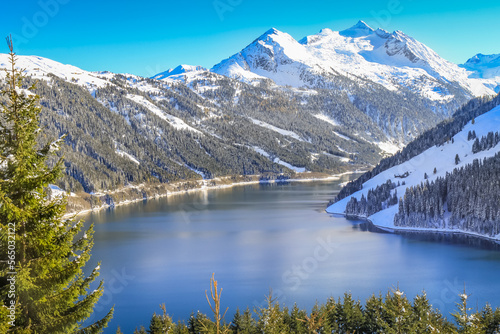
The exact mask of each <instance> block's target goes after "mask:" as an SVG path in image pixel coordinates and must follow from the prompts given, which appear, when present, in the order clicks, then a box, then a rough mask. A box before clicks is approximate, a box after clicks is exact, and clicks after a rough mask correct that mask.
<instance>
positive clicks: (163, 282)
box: [85, 177, 500, 333]
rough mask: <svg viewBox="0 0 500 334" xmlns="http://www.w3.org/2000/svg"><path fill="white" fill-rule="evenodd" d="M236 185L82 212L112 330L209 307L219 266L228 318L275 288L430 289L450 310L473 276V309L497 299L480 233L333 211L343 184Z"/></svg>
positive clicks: (357, 292) (338, 291)
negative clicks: (460, 234)
mask: <svg viewBox="0 0 500 334" xmlns="http://www.w3.org/2000/svg"><path fill="white" fill-rule="evenodd" d="M346 180H347V177H345V178H344V179H342V180H340V181H334V182H332V181H330V182H312V183H288V184H273V185H250V186H238V187H234V188H229V189H220V190H209V191H200V192H193V193H189V194H182V195H175V196H170V197H166V198H161V199H157V200H150V201H147V202H144V203H137V204H132V205H128V206H123V207H118V208H116V209H114V210H107V211H102V212H98V213H93V214H90V215H88V216H86V217H85V220H86V221H87V223H94V224H95V231H96V233H95V236H94V239H95V245H94V248H93V251H92V259H91V261H90V263H89V267H93V266H94V265H96V263H97V261H101V262H102V264H101V276H100V279H104V280H105V288H106V291H105V294H104V295H103V297H102V299H101V301H100V302H99V304H98V305H97V308H96V315H95V318H94V319H96V318H97V317H98V316H100V315H102V314H104V313H105V311H107V310H108V309H109V308H110V307H111V306H112V305H115V316H114V318H113V320H112V322H111V323H110V326H109V328H108V329H107V331H106V333H114V332H115V330H116V328H117V326H118V325H119V326H120V327H121V328H122V331H123V332H124V333H131V332H132V331H133V329H134V328H135V327H136V326H139V325H141V324H142V325H144V326H145V327H147V326H148V325H149V320H150V318H151V315H152V314H153V312H155V311H156V312H157V313H160V312H161V310H160V308H159V305H160V304H162V303H165V305H166V308H167V311H168V313H169V314H170V315H171V316H173V317H174V319H175V320H178V319H185V320H187V319H188V318H189V315H190V314H191V312H196V311H198V310H199V311H201V312H203V313H206V314H209V306H208V304H207V302H206V299H205V290H207V289H209V282H210V277H211V275H212V273H215V278H216V279H217V280H218V281H219V286H220V287H222V288H223V293H222V306H223V307H224V308H225V307H229V311H228V313H227V316H226V318H227V320H228V321H230V320H231V319H232V315H233V313H234V311H235V310H236V308H237V307H239V308H240V309H245V308H246V307H247V306H249V307H250V308H253V307H256V306H259V305H261V304H262V303H263V301H264V297H265V295H267V294H268V293H269V290H270V289H272V290H273V295H274V296H275V297H277V298H278V300H279V301H280V302H281V303H283V304H286V305H288V306H292V305H293V303H294V302H296V303H297V304H298V306H299V307H301V308H307V309H309V310H310V308H311V307H312V306H313V305H314V303H315V302H316V301H319V302H320V303H324V302H326V300H327V298H329V297H331V296H334V297H335V298H337V297H339V296H343V294H344V292H346V291H351V292H352V294H353V296H354V297H356V298H359V299H361V300H362V301H363V302H364V300H365V299H366V298H368V297H369V296H370V295H371V294H373V293H376V294H378V293H380V292H381V293H383V294H385V293H386V292H387V291H388V289H391V288H393V287H396V286H398V285H399V287H400V289H401V290H402V291H404V292H405V293H406V294H407V296H408V297H410V298H413V297H414V296H415V295H416V294H418V293H421V292H422V290H425V291H426V292H427V295H428V297H429V299H430V300H431V302H432V304H433V305H434V306H435V307H438V308H440V309H441V310H442V311H443V312H444V313H445V314H448V313H449V312H451V311H454V310H455V303H456V302H457V301H458V300H459V299H458V294H459V293H461V292H462V291H463V289H464V284H465V285H466V289H467V292H468V293H469V294H471V296H470V301H471V304H470V305H471V306H472V307H475V306H476V305H479V306H480V307H482V306H483V305H484V303H485V302H486V301H489V302H490V303H491V304H492V305H493V306H494V307H497V306H500V295H499V294H498V291H500V280H499V279H498V277H500V251H498V249H497V248H498V247H495V246H493V245H490V244H489V243H484V242H477V240H476V239H467V238H457V237H454V236H451V237H441V236H438V237H436V236H432V235H431V236H421V235H419V236H415V235H409V236H401V235H394V234H387V233H374V232H370V231H369V229H370V228H369V227H368V226H367V225H366V224H363V223H361V222H355V221H348V220H346V219H344V218H337V217H331V216H329V215H328V214H326V213H325V212H324V209H325V205H326V203H327V202H328V200H329V199H330V198H332V197H333V195H334V193H336V192H337V191H338V190H339V186H338V184H339V182H343V181H346Z"/></svg>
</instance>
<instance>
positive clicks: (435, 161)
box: [326, 106, 500, 240]
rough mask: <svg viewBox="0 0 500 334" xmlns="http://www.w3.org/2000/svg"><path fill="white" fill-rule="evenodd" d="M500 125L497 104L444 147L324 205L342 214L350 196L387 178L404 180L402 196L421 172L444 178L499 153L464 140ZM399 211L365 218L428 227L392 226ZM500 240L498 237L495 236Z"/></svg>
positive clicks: (384, 224)
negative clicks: (474, 147)
mask: <svg viewBox="0 0 500 334" xmlns="http://www.w3.org/2000/svg"><path fill="white" fill-rule="evenodd" d="M499 124H500V106H498V107H496V108H494V109H493V110H491V111H489V112H487V113H485V114H483V115H481V116H479V117H477V118H476V119H475V124H472V122H469V123H468V124H467V125H466V126H465V127H464V128H463V129H462V131H460V132H459V133H458V134H456V135H455V136H454V137H453V139H454V142H453V143H452V141H450V142H449V143H446V144H444V145H443V146H439V147H436V146H433V147H431V148H429V149H427V150H426V151H424V152H423V153H421V154H419V155H418V156H416V157H414V158H412V159H410V160H409V161H406V162H404V163H402V164H400V165H398V166H394V167H392V168H390V169H388V170H386V171H384V172H382V173H380V174H378V175H377V176H375V177H374V178H372V179H370V180H368V181H367V182H365V183H364V184H363V189H362V190H360V191H358V192H356V193H354V194H353V195H351V196H348V197H346V198H344V199H342V200H341V201H339V202H337V203H334V204H332V205H331V206H329V207H328V208H327V210H326V211H327V212H329V213H344V212H345V207H346V204H347V203H348V202H349V200H350V199H351V198H352V197H355V198H357V199H358V200H359V199H361V195H364V196H365V197H366V196H367V194H368V190H370V189H373V188H375V187H376V186H377V185H381V184H383V183H385V182H386V181H387V180H391V181H392V182H394V183H396V184H397V183H398V181H399V182H402V181H405V185H404V186H403V185H401V186H399V187H397V188H396V190H397V193H398V196H399V197H402V196H404V194H405V192H406V189H407V188H409V187H413V186H416V185H419V184H420V183H422V182H424V173H427V175H428V181H429V182H432V181H433V180H435V179H436V178H437V177H444V176H445V175H446V173H447V172H452V171H453V169H455V168H460V167H462V166H465V165H468V164H471V163H472V162H473V161H474V160H475V159H479V160H482V159H484V158H487V157H491V156H493V155H495V154H496V153H498V152H500V144H499V145H497V146H495V147H493V148H491V149H490V150H486V151H481V152H478V153H476V154H473V153H472V144H473V142H474V141H473V140H470V141H468V140H467V134H468V132H469V131H472V130H474V131H475V132H476V135H477V137H478V138H481V137H483V136H486V135H487V134H488V132H496V131H498V126H499ZM456 154H458V155H459V157H460V162H459V164H458V165H455V155H456ZM434 168H436V169H437V172H436V174H434V173H433V170H434ZM405 172H408V173H410V174H409V176H408V177H406V178H404V179H401V178H396V177H395V176H394V175H402V174H404V173H405ZM397 211H398V205H394V206H391V207H389V208H387V209H385V210H382V211H379V212H377V213H375V214H374V215H372V216H370V217H366V218H368V219H369V220H370V221H371V222H372V223H373V224H374V225H376V226H378V227H380V228H383V229H386V230H389V231H392V230H396V229H400V230H404V229H410V230H428V229H425V228H404V227H399V226H394V216H395V214H396V213H397ZM432 230H433V231H453V230H449V229H439V230H438V229H432ZM497 239H499V240H500V236H497Z"/></svg>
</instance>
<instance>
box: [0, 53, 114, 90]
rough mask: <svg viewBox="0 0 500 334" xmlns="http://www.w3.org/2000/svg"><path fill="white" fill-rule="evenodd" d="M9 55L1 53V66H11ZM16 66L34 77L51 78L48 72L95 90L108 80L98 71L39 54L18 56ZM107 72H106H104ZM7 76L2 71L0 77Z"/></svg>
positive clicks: (104, 84)
mask: <svg viewBox="0 0 500 334" xmlns="http://www.w3.org/2000/svg"><path fill="white" fill-rule="evenodd" d="M8 64H9V55H8V54H4V53H0V68H2V69H4V68H9V67H10V66H9V65H8ZM16 67H17V68H20V69H23V70H24V73H25V74H26V75H28V76H30V77H32V78H34V79H43V80H50V78H49V77H47V74H49V73H52V74H53V75H55V76H57V77H60V78H62V79H64V80H67V81H71V82H73V83H76V84H78V85H80V86H83V87H86V88H88V89H89V90H93V89H95V88H98V87H104V86H106V85H107V84H108V82H107V81H106V80H104V79H102V78H100V77H99V73H97V72H88V71H85V70H82V69H81V68H78V67H76V66H73V65H65V64H61V63H59V62H57V61H54V60H52V59H48V58H44V57H38V56H17V57H16ZM103 73H105V72H103ZM4 77H5V71H0V78H4Z"/></svg>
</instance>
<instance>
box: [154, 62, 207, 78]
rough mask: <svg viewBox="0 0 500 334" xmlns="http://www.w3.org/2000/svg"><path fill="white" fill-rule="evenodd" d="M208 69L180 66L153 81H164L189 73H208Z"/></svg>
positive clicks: (156, 76)
mask: <svg viewBox="0 0 500 334" xmlns="http://www.w3.org/2000/svg"><path fill="white" fill-rule="evenodd" d="M206 70H207V69H206V68H204V67H202V66H193V65H179V66H177V67H176V68H171V69H169V70H167V71H165V72H161V73H158V74H156V75H155V76H153V77H152V79H157V80H162V79H165V78H168V77H171V76H174V75H179V74H184V73H188V72H199V71H206Z"/></svg>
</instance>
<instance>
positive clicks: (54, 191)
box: [49, 184, 76, 198]
mask: <svg viewBox="0 0 500 334" xmlns="http://www.w3.org/2000/svg"><path fill="white" fill-rule="evenodd" d="M49 188H50V191H51V195H50V196H51V198H62V197H64V196H66V194H67V193H66V191H64V190H62V189H61V188H59V187H58V186H56V185H54V184H49ZM69 195H70V196H76V195H75V193H70V194H69Z"/></svg>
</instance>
